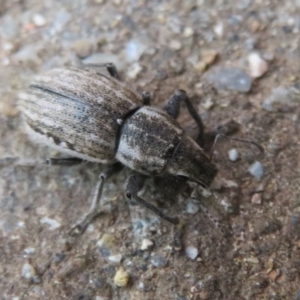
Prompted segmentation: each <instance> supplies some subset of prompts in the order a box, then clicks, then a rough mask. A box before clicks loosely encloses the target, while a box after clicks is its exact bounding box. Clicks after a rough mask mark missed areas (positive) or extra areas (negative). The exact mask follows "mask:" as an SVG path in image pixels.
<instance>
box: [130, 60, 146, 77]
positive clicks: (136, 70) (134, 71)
mask: <svg viewBox="0 0 300 300" xmlns="http://www.w3.org/2000/svg"><path fill="white" fill-rule="evenodd" d="M142 70H143V68H142V67H141V66H140V64H139V63H133V64H132V65H131V67H130V68H129V70H128V72H127V75H128V77H129V78H131V79H135V78H136V76H137V75H138V74H139V73H140V72H141V71H142Z"/></svg>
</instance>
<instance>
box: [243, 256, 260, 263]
mask: <svg viewBox="0 0 300 300" xmlns="http://www.w3.org/2000/svg"><path fill="white" fill-rule="evenodd" d="M244 261H245V262H250V263H253V264H258V263H259V260H258V258H257V257H254V256H250V257H246V258H244Z"/></svg>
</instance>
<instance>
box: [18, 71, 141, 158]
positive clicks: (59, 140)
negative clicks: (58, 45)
mask: <svg viewBox="0 0 300 300" xmlns="http://www.w3.org/2000/svg"><path fill="white" fill-rule="evenodd" d="M20 98H21V100H22V101H21V110H22V112H23V116H24V120H25V126H26V129H27V131H28V133H29V135H30V137H31V138H32V139H34V140H35V141H37V142H41V143H44V144H47V145H49V146H51V147H52V148H55V149H57V150H59V151H62V152H65V153H67V154H69V155H71V156H73V157H79V158H82V159H85V160H89V161H95V162H101V163H112V162H114V161H115V151H116V148H117V144H118V131H119V130H120V123H121V122H120V121H121V120H123V119H124V118H125V117H126V116H127V115H128V114H129V113H130V112H131V111H134V110H135V109H137V108H138V107H140V106H142V105H143V101H142V98H141V97H140V96H139V95H138V94H136V93H135V92H133V91H132V90H131V89H129V88H127V87H126V86H125V85H124V84H122V83H121V82H120V81H118V80H116V79H114V78H112V77H107V76H105V75H102V74H99V73H97V72H95V71H92V70H85V69H77V68H70V69H54V70H51V71H48V72H47V73H45V74H43V75H40V76H37V77H36V79H35V80H34V81H33V82H32V83H31V84H30V86H29V88H28V89H27V90H26V91H25V92H23V93H21V95H20Z"/></svg>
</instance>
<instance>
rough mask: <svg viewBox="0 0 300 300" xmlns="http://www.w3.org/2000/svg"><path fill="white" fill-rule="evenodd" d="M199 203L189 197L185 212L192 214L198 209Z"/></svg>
mask: <svg viewBox="0 0 300 300" xmlns="http://www.w3.org/2000/svg"><path fill="white" fill-rule="evenodd" d="M199 209H200V208H199V204H198V202H197V201H195V200H193V199H191V200H189V201H188V203H187V204H186V211H187V213H189V214H191V215H194V214H196V213H197V212H198V211H199Z"/></svg>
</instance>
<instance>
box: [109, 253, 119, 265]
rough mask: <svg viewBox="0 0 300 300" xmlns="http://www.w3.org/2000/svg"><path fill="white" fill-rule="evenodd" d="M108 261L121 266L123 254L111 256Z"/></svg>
mask: <svg viewBox="0 0 300 300" xmlns="http://www.w3.org/2000/svg"><path fill="white" fill-rule="evenodd" d="M107 259H108V260H109V261H111V262H112V263H115V264H119V263H120V262H121V260H122V254H116V255H110V256H108V258H107Z"/></svg>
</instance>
